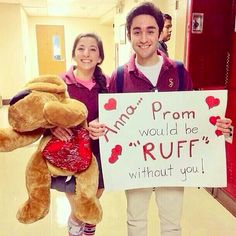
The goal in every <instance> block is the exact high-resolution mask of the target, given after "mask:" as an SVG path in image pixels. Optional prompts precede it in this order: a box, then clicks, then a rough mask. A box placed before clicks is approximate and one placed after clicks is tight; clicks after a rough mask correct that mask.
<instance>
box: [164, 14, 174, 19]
mask: <svg viewBox="0 0 236 236" xmlns="http://www.w3.org/2000/svg"><path fill="white" fill-rule="evenodd" d="M163 18H164V21H165V20H172V17H171V16H170V15H169V14H163Z"/></svg>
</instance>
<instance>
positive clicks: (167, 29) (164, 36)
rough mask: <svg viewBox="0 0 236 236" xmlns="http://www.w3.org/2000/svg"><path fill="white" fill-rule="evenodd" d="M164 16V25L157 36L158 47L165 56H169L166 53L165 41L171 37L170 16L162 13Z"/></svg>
mask: <svg viewBox="0 0 236 236" xmlns="http://www.w3.org/2000/svg"><path fill="white" fill-rule="evenodd" d="M163 18H164V27H163V30H162V31H161V34H160V37H159V44H158V49H159V50H161V51H162V52H164V53H165V54H166V56H169V54H168V48H167V45H166V43H165V42H167V41H169V40H170V38H171V33H172V17H171V16H170V15H168V14H164V15H163Z"/></svg>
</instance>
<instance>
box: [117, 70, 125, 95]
mask: <svg viewBox="0 0 236 236" xmlns="http://www.w3.org/2000/svg"><path fill="white" fill-rule="evenodd" d="M123 84H124V66H119V67H118V68H117V76H116V91H117V93H122V92H123Z"/></svg>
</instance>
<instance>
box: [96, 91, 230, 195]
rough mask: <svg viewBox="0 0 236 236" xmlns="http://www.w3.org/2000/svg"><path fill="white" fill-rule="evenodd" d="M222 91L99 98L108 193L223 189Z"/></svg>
mask: <svg viewBox="0 0 236 236" xmlns="http://www.w3.org/2000/svg"><path fill="white" fill-rule="evenodd" d="M226 103H227V91H226V90H209V91H189V92H160V93H158V92H152V93H151V92H150V93H126V94H124V93H123V94H101V95H99V121H100V123H104V124H105V125H106V128H107V130H106V134H105V135H104V136H103V137H101V138H100V151H101V159H102V168H103V176H104V182H105V189H106V190H108V191H109V190H121V189H134V188H143V187H157V186H193V187H194V186H195V187H196V186H197V187H225V186H226V182H227V181H226V158H225V140H224V136H223V135H222V133H221V132H219V131H218V130H217V129H216V126H215V123H216V119H217V118H219V117H221V118H223V117H224V115H225V109H226Z"/></svg>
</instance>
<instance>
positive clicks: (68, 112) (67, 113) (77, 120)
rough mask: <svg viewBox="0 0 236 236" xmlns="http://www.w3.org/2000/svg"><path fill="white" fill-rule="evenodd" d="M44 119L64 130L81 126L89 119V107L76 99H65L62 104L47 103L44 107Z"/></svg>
mask: <svg viewBox="0 0 236 236" xmlns="http://www.w3.org/2000/svg"><path fill="white" fill-rule="evenodd" d="M43 113H44V117H45V119H46V120H47V121H48V123H50V124H52V125H54V126H59V127H63V128H70V127H73V126H77V125H80V124H81V123H82V122H83V121H84V120H86V119H87V116H88V110H87V107H86V106H85V105H84V104H83V103H82V102H80V101H77V100H75V99H70V98H67V99H64V100H63V103H62V102H56V101H52V102H47V103H46V104H45V106H44V110H43Z"/></svg>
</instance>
